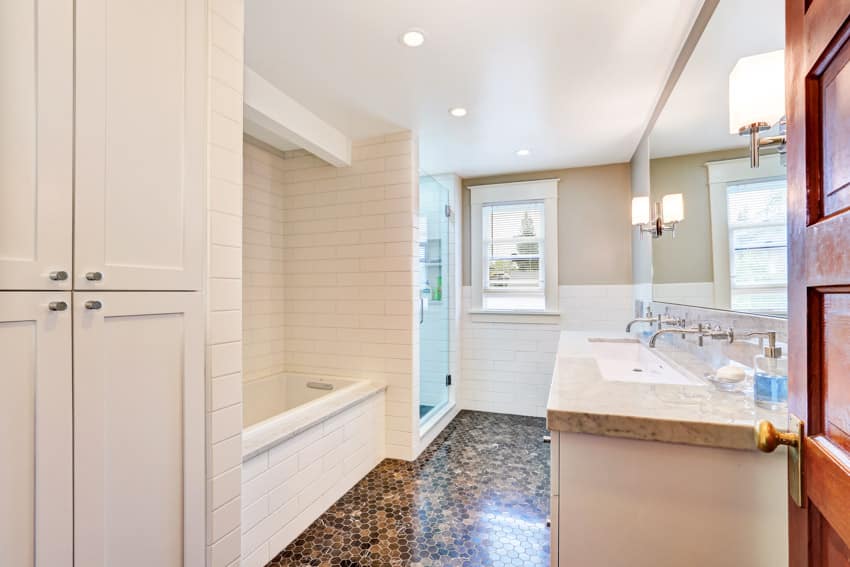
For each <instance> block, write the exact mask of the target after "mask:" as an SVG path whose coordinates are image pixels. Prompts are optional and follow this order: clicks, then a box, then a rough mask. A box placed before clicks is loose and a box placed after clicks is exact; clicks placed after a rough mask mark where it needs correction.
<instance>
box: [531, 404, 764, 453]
mask: <svg viewBox="0 0 850 567" xmlns="http://www.w3.org/2000/svg"><path fill="white" fill-rule="evenodd" d="M546 426H547V427H548V429H549V430H550V431H558V432H562V433H582V434H587V435H597V436H601V437H615V438H621V439H632V440H638V441H656V442H660V443H675V444H679V445H692V446H696V447H713V448H716V449H734V450H738V451H756V450H757V449H756V445H755V441H754V438H753V427H752V426H747V425H741V424H734V423H710V422H699V421H686V420H680V419H659V418H652V417H646V416H629V415H611V414H604V413H589V412H575V411H565V410H552V409H548V410H547V411H546ZM659 426H662V427H659Z"/></svg>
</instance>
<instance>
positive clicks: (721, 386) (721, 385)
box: [703, 372, 741, 392]
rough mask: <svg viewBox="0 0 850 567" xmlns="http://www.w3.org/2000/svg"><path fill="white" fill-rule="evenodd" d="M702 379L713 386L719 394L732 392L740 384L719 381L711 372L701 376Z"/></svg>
mask: <svg viewBox="0 0 850 567" xmlns="http://www.w3.org/2000/svg"><path fill="white" fill-rule="evenodd" d="M703 377H704V378H705V379H706V380H708V381H709V382H711V383H712V384H714V387H715V388H717V389H718V390H720V391H721V392H734V391H735V390H737V389H738V384H740V383H741V382H740V381H738V382H729V381H727V380H720V379H718V378H717V376H716V375H715V374H714V373H713V372H706V373H705V374H703Z"/></svg>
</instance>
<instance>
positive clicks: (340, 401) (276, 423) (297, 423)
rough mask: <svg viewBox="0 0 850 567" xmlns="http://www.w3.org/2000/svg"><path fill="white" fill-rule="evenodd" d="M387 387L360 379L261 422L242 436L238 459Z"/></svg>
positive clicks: (279, 441)
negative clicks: (349, 385)
mask: <svg viewBox="0 0 850 567" xmlns="http://www.w3.org/2000/svg"><path fill="white" fill-rule="evenodd" d="M386 389H387V386H386V384H375V383H374V382H369V381H363V382H362V383H359V384H356V385H354V386H351V387H350V388H346V390H345V391H340V392H339V396H333V395H331V396H328V397H327V398H320V399H318V400H316V401H315V402H311V403H308V404H305V405H303V406H301V407H298V408H296V409H293V410H292V411H290V412H288V413H287V414H286V415H283V416H280V417H276V418H272V419H269V420H267V421H266V422H261V423H259V424H257V425H255V426H253V427H255V428H256V430H255V431H252V432H251V434H250V435H245V433H244V431H243V436H242V462H243V463H244V462H245V461H247V460H249V459H251V458H252V457H255V456H257V455H259V454H260V453H262V452H263V451H267V450H269V449H270V448H272V447H274V446H275V445H278V444H280V443H283V442H284V441H286V440H287V439H291V438H293V437H295V436H296V435H298V434H299V433H303V432H304V431H306V430H308V429H310V428H311V427H313V426H315V425H317V424H319V423H321V422H323V421H326V420H328V419H330V418H331V417H333V416H335V415H337V414H339V413H342V412H343V411H345V410H347V409H348V408H350V407H352V406H355V405H357V404H359V403H361V402H363V401H364V400H367V399H369V398H371V397H372V396H375V395H377V394H379V393H381V392H385V391H386Z"/></svg>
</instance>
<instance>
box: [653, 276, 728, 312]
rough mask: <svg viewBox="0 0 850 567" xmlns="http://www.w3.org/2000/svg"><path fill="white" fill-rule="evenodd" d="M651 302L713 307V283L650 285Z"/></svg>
mask: <svg viewBox="0 0 850 567" xmlns="http://www.w3.org/2000/svg"><path fill="white" fill-rule="evenodd" d="M652 299H653V301H663V302H666V303H681V304H683V305H704V306H706V307H708V306H711V305H714V282H686V283H667V284H653V285H652Z"/></svg>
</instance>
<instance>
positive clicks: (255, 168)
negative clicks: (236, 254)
mask: <svg viewBox="0 0 850 567" xmlns="http://www.w3.org/2000/svg"><path fill="white" fill-rule="evenodd" d="M244 159H245V165H244V170H245V177H244V190H243V191H244V197H243V217H242V238H243V244H242V246H243V251H242V278H243V287H242V311H243V319H242V321H243V323H242V324H243V330H242V357H243V358H242V364H243V369H242V375H243V378H244V380H245V381H249V380H254V379H256V378H264V377H266V376H272V375H274V374H279V373H281V372H283V369H284V348H283V333H284V310H283V305H284V287H283V217H284V212H283V201H284V197H283V177H284V172H285V171H286V169H285V166H284V162H285V161H286V160H285V158H284V156H282V155H279V154H278V153H275V152H272V151H269V150H267V149H265V148H262V147H260V146H257V145H254V144H252V143H250V142H247V141H246V142H245V149H244Z"/></svg>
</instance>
